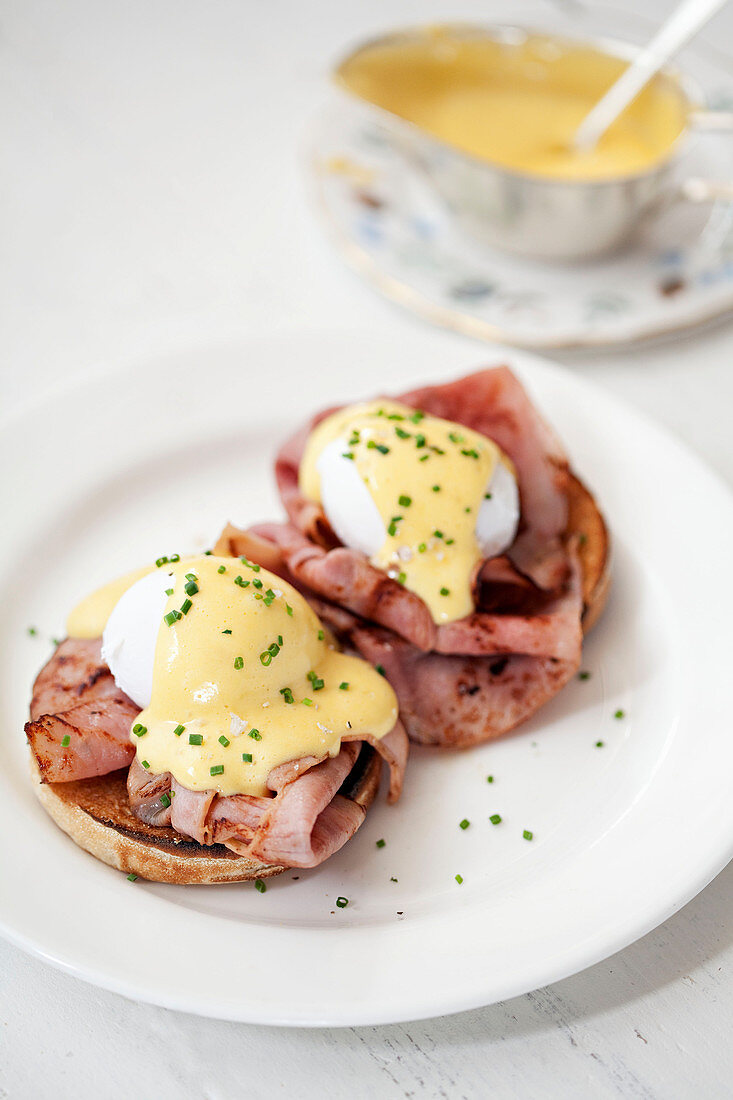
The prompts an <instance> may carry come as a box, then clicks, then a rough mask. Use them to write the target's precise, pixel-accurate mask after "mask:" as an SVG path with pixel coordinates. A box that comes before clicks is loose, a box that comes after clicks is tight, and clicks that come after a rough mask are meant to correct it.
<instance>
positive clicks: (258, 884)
mask: <svg viewBox="0 0 733 1100" xmlns="http://www.w3.org/2000/svg"><path fill="white" fill-rule="evenodd" d="M255 890H258V891H259V892H260V894H264V893H265V891H266V890H267V887H266V886H265V884H264V882H263V881H262V879H261V878H256V879H255Z"/></svg>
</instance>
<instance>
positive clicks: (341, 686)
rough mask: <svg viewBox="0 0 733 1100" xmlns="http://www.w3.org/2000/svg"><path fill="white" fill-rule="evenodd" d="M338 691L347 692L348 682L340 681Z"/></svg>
mask: <svg viewBox="0 0 733 1100" xmlns="http://www.w3.org/2000/svg"><path fill="white" fill-rule="evenodd" d="M339 690H341V691H348V690H349V681H348V680H342V681H341V683H340V684H339Z"/></svg>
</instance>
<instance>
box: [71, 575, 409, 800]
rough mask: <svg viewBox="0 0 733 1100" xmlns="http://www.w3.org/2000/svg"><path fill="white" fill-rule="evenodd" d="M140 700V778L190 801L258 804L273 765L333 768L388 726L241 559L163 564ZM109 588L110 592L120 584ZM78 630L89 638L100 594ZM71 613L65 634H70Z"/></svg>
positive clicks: (390, 711)
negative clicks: (330, 759) (352, 747)
mask: <svg viewBox="0 0 733 1100" xmlns="http://www.w3.org/2000/svg"><path fill="white" fill-rule="evenodd" d="M160 568H161V569H162V570H164V571H165V574H166V580H167V588H166V589H165V592H166V595H167V602H166V604H165V606H164V608H163V610H162V613H161V615H160V619H159V623H160V625H159V628H158V635H157V643H156V647H155V663H154V670H153V686H152V697H151V700H150V704H149V706H147V707H145V708H144V709H143V710H142V711H141V713H140V714H139V715H138V717H137V718H136V720H135V722H134V724H133V726H132V730H131V738H132V741H133V743H134V744H135V747H136V753H137V758H138V760H139V762H140V763H141V764H142V766H143V767H144V768H146V769H149V770H150V772H151V773H156V772H165V771H170V772H171V773H172V774H173V776H174V777H175V778H176V779H177V780H178V781H179V782H180V783H181V784H182V785H183V786H185V787H187V788H189V789H190V790H197V791H199V790H212V789H213V790H216V791H218V792H220V793H222V794H236V793H244V794H255V795H264V794H266V793H267V790H268V788H267V777H268V775H269V773H270V771H271V770H272V769H273V768H275V767H276V766H277V765H278V764H284V763H288V762H290V761H293V760H298V759H300V758H303V757H306V756H319V757H320V756H324V755H329V756H336V755H337V754H338V752H339V750H340V746H341V738H342V737H344V736H347V735H351V734H358V733H365V734H366V733H369V734H372V735H374V736H375V737H377V738H379V737H383V736H384V735H385V734H387V733H388V732H389V731H390V730H391V729H392V728H393V726H394V724H395V722H396V720H397V700H396V697H395V694H394V692H393V691H392V688H391V687H390V685H389V684H388V683H387V681H386V680H385V679H384V677H383V676H381V675H380V674H379V673H378V672H376V671H375V670H374V669H373V668H372V667H371V665H369V664H367V663H366V662H365V661H362V660H361V659H359V658H356V657H350V656H347V655H345V654H343V653H340V652H339V651H338V650H337V649H336V648H335V646H334V645H333V643H332V642H331V641H330V640H329V637H328V636H327V635H326V632H325V630H324V628H323V626H322V625H321V623H320V621H319V619H318V618H317V616H316V615H315V614H314V612H313V611H312V610H311V608H310V607H309V606H308V604H307V603H306V602H305V600H304V599H303V597H302V596H301V595H300V594H299V593H298V592H297V591H296V590H295V589H294V588H292V587H291V586H290V585H289V584H286V583H285V582H284V581H283V580H281V579H280V578H279V577H277V576H275V575H274V574H273V573H269V572H267V571H266V570H265V569H262V568H260V566H258V565H256V564H254V563H252V562H249V561H247V559H246V558H245V559H239V558H224V557H216V556H213V555H203V556H201V557H195V558H188V559H184V560H179V561H175V562H170V561H165V562H164V563H162V564H161V566H160ZM120 583H121V582H120ZM85 602H86V603H87V611H86V615H85V618H84V623H85V625H86V627H87V628H88V629H91V627H92V625H93V626H94V627H95V628H96V629H95V634H97V635H99V634H100V633H101V632H102V630H103V629H104V625H105V622H106V616H108V615H109V613H110V611H111V608H110V607H109V599H108V596H107V591H106V590H105V589H102V590H101V591H100V594H99V604H98V608H97V618H96V619H94V615H93V613H92V612H93V606H92V605H93V602H94V600H93V598H92V597H90V598H89V600H88V601H85ZM73 621H74V613H72V617H71V620H70V622H71V623H72V624H73Z"/></svg>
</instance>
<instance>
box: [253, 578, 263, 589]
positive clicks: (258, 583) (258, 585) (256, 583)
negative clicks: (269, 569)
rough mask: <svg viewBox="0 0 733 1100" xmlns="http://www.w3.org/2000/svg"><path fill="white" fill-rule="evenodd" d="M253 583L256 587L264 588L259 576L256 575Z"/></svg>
mask: <svg viewBox="0 0 733 1100" xmlns="http://www.w3.org/2000/svg"><path fill="white" fill-rule="evenodd" d="M252 584H253V585H254V586H255V588H262V581H261V580H260V578H259V577H255V579H254V580H253V581H252Z"/></svg>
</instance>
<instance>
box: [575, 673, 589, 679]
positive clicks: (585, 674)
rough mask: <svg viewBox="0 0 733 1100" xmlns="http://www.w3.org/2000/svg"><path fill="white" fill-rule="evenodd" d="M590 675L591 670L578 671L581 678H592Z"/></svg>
mask: <svg viewBox="0 0 733 1100" xmlns="http://www.w3.org/2000/svg"><path fill="white" fill-rule="evenodd" d="M590 677H591V674H590V672H579V673H578V679H579V680H590Z"/></svg>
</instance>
